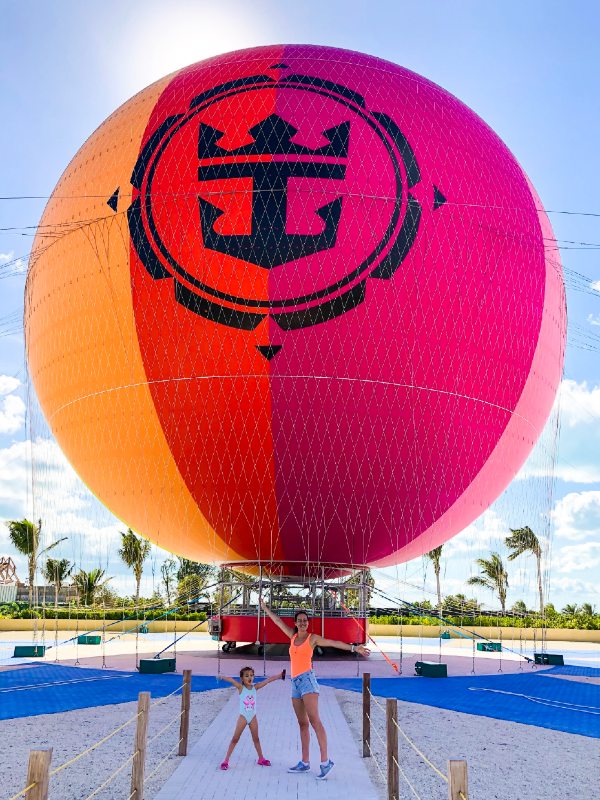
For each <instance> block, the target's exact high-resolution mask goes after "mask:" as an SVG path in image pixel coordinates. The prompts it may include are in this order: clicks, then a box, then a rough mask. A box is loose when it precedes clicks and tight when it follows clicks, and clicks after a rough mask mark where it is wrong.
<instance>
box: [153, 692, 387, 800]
mask: <svg viewBox="0 0 600 800" xmlns="http://www.w3.org/2000/svg"><path fill="white" fill-rule="evenodd" d="M319 710H320V714H321V719H322V720H323V723H324V725H325V728H326V730H327V734H328V738H329V753H330V756H331V758H332V759H333V761H334V762H335V769H334V770H333V771H332V773H331V775H330V776H329V778H327V780H326V781H317V780H315V775H316V773H317V771H318V766H319V752H318V749H317V743H316V739H315V737H314V734H313V733H312V731H311V766H312V772H311V773H309V774H304V775H289V774H288V773H287V768H288V767H289V766H290V765H291V764H294V763H296V762H297V760H298V758H299V754H300V737H299V735H298V726H297V724H296V721H295V716H294V712H293V709H292V704H291V702H290V683H289V681H285V683H280V682H276V683H272V684H270V685H269V686H266V687H265V688H264V689H261V690H260V691H259V693H258V721H259V726H260V739H261V744H262V747H263V751H264V754H265V757H266V758H269V759H270V760H271V762H272V764H273V766H272V767H259V766H258V765H257V764H256V751H255V750H254V747H253V745H252V739H251V737H250V732H249V731H248V730H245V731H244V733H243V734H242V738H241V740H240V742H239V744H238V746H237V747H236V749H235V751H234V753H233V756H232V758H231V761H230V764H229V770H227V772H224V771H222V770H220V769H219V764H220V763H221V761H222V760H223V758H224V755H225V752H226V750H227V745H228V744H229V741H230V739H231V734H232V733H233V728H234V725H235V721H236V719H237V715H238V694H237V692H236V691H235V690H234V689H232V696H231V700H230V701H229V702H228V703H227V704H226V705H225V707H224V708H223V709H222V711H221V712H220V713H219V714H218V715H217V716H216V718H215V719H214V720H213V722H212V724H211V725H209V727H208V728H207V729H206V731H205V732H204V734H203V736H202V737H201V738H200V739H199V741H197V742H196V743H195V744H194V745H193V746H192V747H191V748H190V749H189V750H188V756H187V757H186V758H184V759H183V760H182V763H181V764H180V766H179V767H177V769H176V770H175V772H174V773H173V774H172V775H171V777H170V778H169V780H168V781H167V782H166V783H165V785H164V786H163V788H162V789H161V790H160V792H159V793H158V794H157V795H156V797H155V800H225V798H226V799H227V800H255V799H256V800H259V798H260V800H263V798H265V797H273V798H281V800H287V798H294V800H314V798H323V800H325V798H327V800H349V798H353V797H360V799H361V800H377V793H376V790H375V788H374V787H373V784H372V783H371V780H370V778H369V776H368V774H367V770H366V768H365V765H364V762H363V760H362V759H361V758H359V755H358V745H357V744H356V742H355V741H354V739H353V738H352V733H351V732H350V729H349V727H348V724H347V722H346V720H345V718H344V716H343V714H342V712H341V710H340V707H339V705H338V702H337V700H336V698H335V693H334V690H333V689H330V688H328V687H321V697H320V700H319Z"/></svg>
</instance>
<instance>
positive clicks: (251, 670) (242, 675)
mask: <svg viewBox="0 0 600 800" xmlns="http://www.w3.org/2000/svg"><path fill="white" fill-rule="evenodd" d="M244 672H251V673H252V674H253V675H254V667H242V668H241V670H240V680H241V679H242V678H243V677H244Z"/></svg>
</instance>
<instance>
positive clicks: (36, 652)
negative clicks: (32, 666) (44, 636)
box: [13, 644, 47, 658]
mask: <svg viewBox="0 0 600 800" xmlns="http://www.w3.org/2000/svg"><path fill="white" fill-rule="evenodd" d="M46 650H47V648H46V645H43V644H17V645H15V651H14V653H13V658H43V657H44V656H45V655H46Z"/></svg>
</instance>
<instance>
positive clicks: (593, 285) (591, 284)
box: [590, 281, 600, 292]
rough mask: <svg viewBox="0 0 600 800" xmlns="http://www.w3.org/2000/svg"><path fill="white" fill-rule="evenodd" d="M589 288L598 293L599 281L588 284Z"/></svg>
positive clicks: (599, 290)
mask: <svg viewBox="0 0 600 800" xmlns="http://www.w3.org/2000/svg"><path fill="white" fill-rule="evenodd" d="M590 286H591V287H592V289H593V290H594V291H595V292H600V281H592V283H590Z"/></svg>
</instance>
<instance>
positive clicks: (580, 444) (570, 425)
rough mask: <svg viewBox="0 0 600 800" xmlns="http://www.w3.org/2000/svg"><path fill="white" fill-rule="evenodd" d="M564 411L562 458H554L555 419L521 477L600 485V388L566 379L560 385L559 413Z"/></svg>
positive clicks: (557, 402) (549, 425)
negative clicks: (599, 483)
mask: <svg viewBox="0 0 600 800" xmlns="http://www.w3.org/2000/svg"><path fill="white" fill-rule="evenodd" d="M557 409H560V423H561V426H560V439H559V443H558V458H557V459H556V460H555V459H554V451H555V445H554V426H555V418H553V417H551V418H550V421H549V422H548V425H547V426H546V429H545V431H544V434H542V437H541V439H540V442H539V443H538V446H537V447H536V448H535V449H534V451H533V453H532V455H531V457H530V458H529V459H528V460H527V462H526V463H525V464H524V466H523V468H522V469H521V470H520V472H519V474H518V476H517V478H518V479H519V480H527V479H530V478H535V477H537V478H545V477H546V478H548V477H549V478H555V479H557V480H561V481H565V482H566V483H583V484H590V483H598V482H600V386H589V385H588V383H587V382H586V381H582V382H581V383H578V382H577V381H574V380H570V379H565V380H564V381H562V383H561V385H560V389H559V392H558V396H557V399H556V403H555V411H556V410H557Z"/></svg>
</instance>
